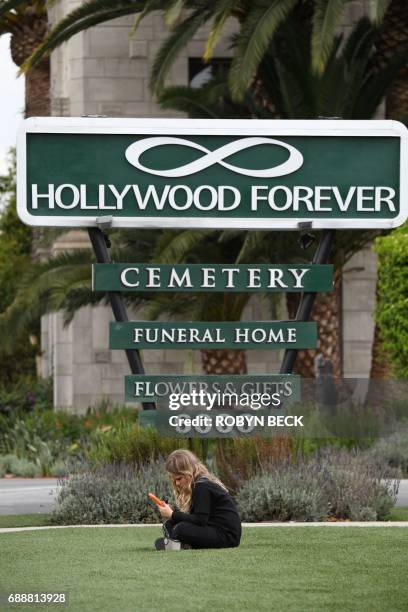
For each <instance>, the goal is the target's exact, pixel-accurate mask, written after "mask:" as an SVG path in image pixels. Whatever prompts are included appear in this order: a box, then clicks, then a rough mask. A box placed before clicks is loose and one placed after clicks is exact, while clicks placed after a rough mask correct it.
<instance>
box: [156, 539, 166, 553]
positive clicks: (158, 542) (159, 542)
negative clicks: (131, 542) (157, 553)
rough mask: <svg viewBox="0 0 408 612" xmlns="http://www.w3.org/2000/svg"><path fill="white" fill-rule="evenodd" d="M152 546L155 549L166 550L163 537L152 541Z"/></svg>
mask: <svg viewBox="0 0 408 612" xmlns="http://www.w3.org/2000/svg"><path fill="white" fill-rule="evenodd" d="M154 547H155V549H156V550H166V544H165V540H164V538H157V540H156V541H155V543H154Z"/></svg>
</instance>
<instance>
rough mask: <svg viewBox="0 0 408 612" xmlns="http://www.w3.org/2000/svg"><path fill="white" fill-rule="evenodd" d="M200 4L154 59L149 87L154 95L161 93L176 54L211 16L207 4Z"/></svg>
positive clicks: (165, 42)
mask: <svg viewBox="0 0 408 612" xmlns="http://www.w3.org/2000/svg"><path fill="white" fill-rule="evenodd" d="M200 4H202V6H201V7H200V8H198V9H197V10H196V11H194V12H193V13H192V14H191V15H190V16H189V17H187V19H185V20H184V21H182V22H181V23H179V24H178V25H177V26H176V27H175V29H174V30H173V32H172V33H171V34H170V36H169V37H168V38H167V39H166V40H165V41H164V43H163V45H162V46H161V47H160V49H159V51H158V53H157V55H156V57H155V60H154V63H153V67H152V73H151V78H150V87H151V88H152V90H153V91H154V93H155V94H156V95H159V94H160V93H161V91H162V89H163V84H164V81H165V78H166V76H167V74H168V72H169V70H170V68H171V66H172V65H173V63H174V61H175V59H176V58H177V56H178V54H179V53H180V52H181V50H182V49H183V48H184V47H185V46H186V44H187V43H188V41H189V40H191V39H192V38H193V36H194V34H195V33H196V32H197V30H199V28H200V27H201V26H202V25H204V23H205V22H206V21H207V20H208V19H209V18H210V16H211V7H210V8H209V6H208V3H207V2H204V3H200Z"/></svg>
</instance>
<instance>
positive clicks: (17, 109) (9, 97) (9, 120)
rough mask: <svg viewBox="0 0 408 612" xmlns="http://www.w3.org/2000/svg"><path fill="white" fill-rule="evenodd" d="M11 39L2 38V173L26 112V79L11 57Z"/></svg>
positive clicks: (0, 46)
mask: <svg viewBox="0 0 408 612" xmlns="http://www.w3.org/2000/svg"><path fill="white" fill-rule="evenodd" d="M9 45H10V37H9V36H8V35H3V36H0V92H1V95H0V172H1V173H3V172H4V171H5V169H6V167H7V164H6V156H7V151H8V149H9V148H10V147H14V146H15V144H16V134H17V128H18V125H19V123H20V121H21V120H22V117H23V110H24V77H18V78H17V67H16V66H15V64H13V62H12V61H11V57H10V49H9Z"/></svg>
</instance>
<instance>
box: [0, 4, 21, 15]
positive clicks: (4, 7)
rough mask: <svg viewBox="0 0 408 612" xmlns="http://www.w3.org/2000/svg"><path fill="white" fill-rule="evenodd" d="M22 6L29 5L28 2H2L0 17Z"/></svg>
mask: <svg viewBox="0 0 408 612" xmlns="http://www.w3.org/2000/svg"><path fill="white" fill-rule="evenodd" d="M22 4H27V0H3V2H0V17H2V16H3V15H5V14H6V13H8V12H9V11H13V10H15V9H17V8H18V7H19V6H20V5H22Z"/></svg>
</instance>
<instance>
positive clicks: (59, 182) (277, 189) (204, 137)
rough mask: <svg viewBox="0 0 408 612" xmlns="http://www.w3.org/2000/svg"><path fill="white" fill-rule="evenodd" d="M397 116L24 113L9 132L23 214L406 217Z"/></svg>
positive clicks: (126, 223)
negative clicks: (14, 142) (15, 131)
mask: <svg viewBox="0 0 408 612" xmlns="http://www.w3.org/2000/svg"><path fill="white" fill-rule="evenodd" d="M407 134H408V131H407V129H406V128H405V127H404V126H403V125H402V124H401V123H398V122H395V121H267V120H200V121H197V120H191V119H108V118H106V119H92V118H52V117H47V118H31V119H27V120H26V121H25V122H24V123H23V127H22V129H21V131H20V135H19V139H18V164H17V166H18V189H17V195H18V212H19V215H20V217H21V219H22V220H23V221H24V222H25V223H28V224H30V225H38V226H41V225H49V226H68V227H71V226H72V227H76V226H83V227H86V226H91V225H97V224H98V223H99V222H104V223H108V224H109V223H110V224H111V225H112V226H113V227H150V228H159V227H182V228H184V227H196V228H202V227H207V228H248V229H250V228H259V229H268V228H269V229H288V228H298V226H299V223H301V222H308V223H309V224H311V226H312V227H313V228H316V229H321V228H351V229H356V228H380V227H387V228H390V227H394V226H397V225H400V224H401V223H403V222H404V220H405V219H406V218H407V207H408V193H407V173H406V168H407Z"/></svg>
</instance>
